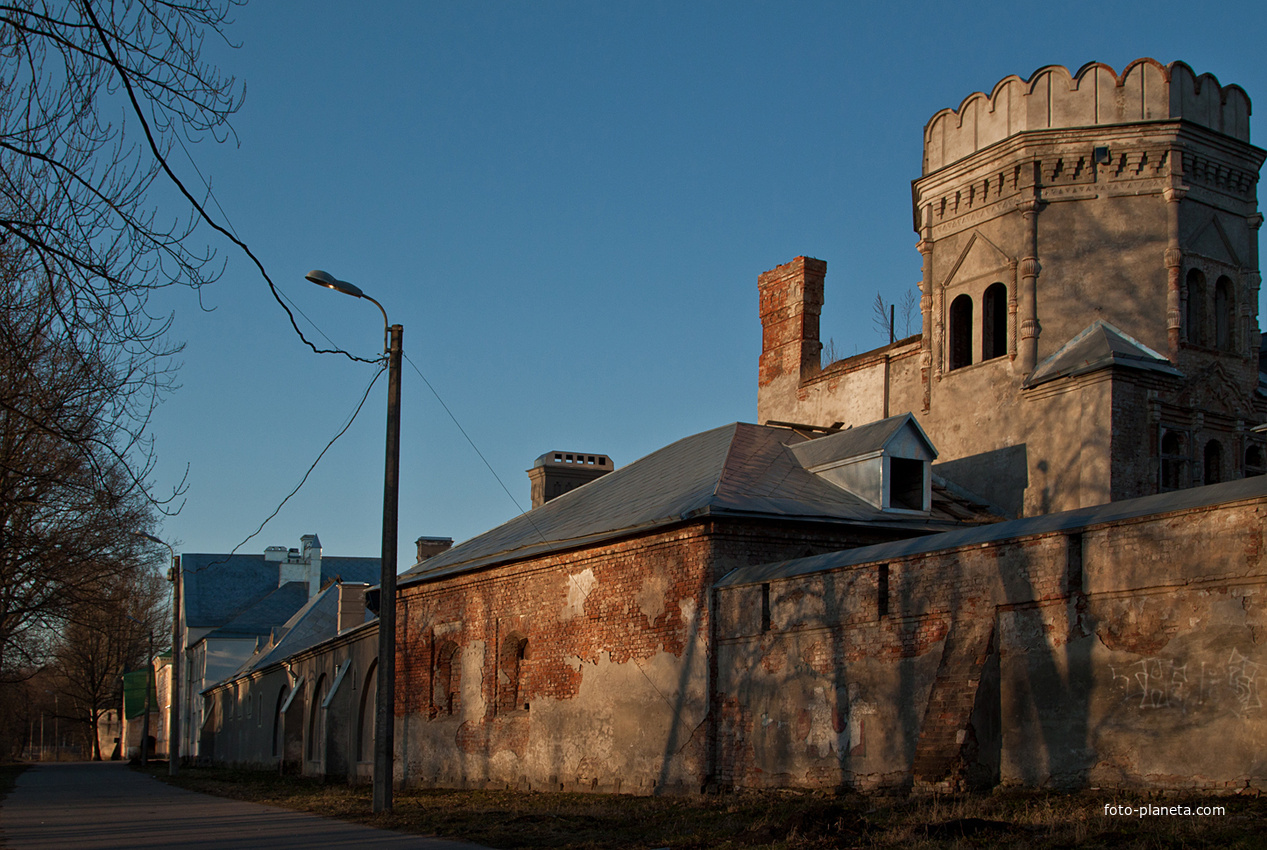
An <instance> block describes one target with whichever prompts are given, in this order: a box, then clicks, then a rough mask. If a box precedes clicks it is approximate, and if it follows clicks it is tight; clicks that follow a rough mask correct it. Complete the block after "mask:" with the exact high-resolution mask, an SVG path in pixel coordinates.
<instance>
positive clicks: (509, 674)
mask: <svg viewBox="0 0 1267 850" xmlns="http://www.w3.org/2000/svg"><path fill="white" fill-rule="evenodd" d="M527 660H528V639H527V638H526V637H524V636H523V635H521V634H518V633H517V632H512V633H511V634H510V635H508V636H507V637H506V640H505V641H504V642H503V643H502V652H501V672H502V674H503V676H504V678H502V679H501V687H500V694H499V699H498V707H499V708H500V709H501V710H502V711H517V710H520V709H526V708H528V700H527V696H528V688H527V669H526V668H527V664H526V663H525V662H526V661H527Z"/></svg>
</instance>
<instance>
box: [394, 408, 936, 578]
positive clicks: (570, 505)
mask: <svg viewBox="0 0 1267 850" xmlns="http://www.w3.org/2000/svg"><path fill="white" fill-rule="evenodd" d="M893 418H894V419H895V420H898V421H897V422H895V423H890V424H889V425H887V426H885V427H886V428H898V427H900V426H901V424H902V421H901V420H902V418H903V417H893ZM887 421H888V420H886V422H887ZM855 430H858V431H863V430H864V429H862V428H859V429H855ZM882 430H883V429H882ZM878 433H879V432H877V434H878ZM806 439H807V438H806V437H805V436H803V435H800V434H798V433H796V432H794V431H791V430H788V429H786V428H778V427H772V426H763V425H751V424H747V423H743V422H736V423H732V424H730V425H724V426H722V427H720V428H714V429H712V430H710V431H704V432H703V433H700V434H695V435H693V436H690V437H686V438H684V439H682V440H678V441H677V442H675V443H672V444H670V445H668V446H666V447H664V448H662V449H660V450H658V451H655V452H652V453H651V454H649V455H647V456H646V457H643V458H641V459H639V460H636V461H634V462H633V463H630V464H628V465H626V466H624V467H622V468H620V469H617V470H615V471H614V472H611V473H609V474H607V475H604V476H602V477H601V478H598V479H596V480H594V481H591V482H589V483H587V484H585V485H584V486H582V487H578V488H577V489H575V490H572V491H571V492H569V493H565V494H563V495H561V496H559V497H557V498H555V499H552V500H551V501H549V502H546V503H545V504H543V505H541V506H539V507H537V508H534V509H533V510H532V511H530V512H528V513H526V514H521V515H520V516H517V517H515V518H514V519H511V520H510V521H508V522H506V523H503V524H502V525H500V526H498V527H497V528H494V529H492V530H491V531H488V532H485V533H484V534H481V535H479V536H477V537H473V538H471V539H470V540H467V541H466V542H464V543H461V544H459V545H457V546H454V547H453V548H452V549H450V550H448V551H447V552H443V553H441V554H439V555H436V556H435V557H433V558H429V559H427V560H426V561H423V562H422V563H420V564H418V565H417V566H415V567H414V568H412V569H410V570H408V571H406V572H404V573H402V574H401V576H400V579H399V581H398V585H401V586H404V585H408V584H412V583H416V582H420V581H430V580H433V579H437V578H441V577H444V576H448V575H453V574H456V573H461V572H466V571H468V570H473V569H477V568H480V567H483V566H488V565H491V564H494V563H498V562H502V561H507V560H512V559H519V558H527V557H533V556H536V555H541V554H545V553H548V552H552V551H557V550H561V549H566V548H572V547H576V546H582V545H591V544H593V543H596V542H599V541H601V540H607V539H611V538H614V537H617V536H620V535H624V534H628V533H631V532H635V531H640V530H647V529H652V528H656V527H659V526H664V525H668V524H672V523H676V522H681V521H684V520H690V519H696V518H701V517H705V516H711V517H718V516H733V517H773V518H779V519H789V520H812V521H833V522H842V523H857V524H867V525H872V526H874V525H883V526H886V527H890V528H904V529H909V530H910V531H911V533H915V534H918V533H922V532H926V531H928V530H932V529H941V528H945V527H946V523H944V522H937V521H936V520H928V519H924V518H920V517H913V518H912V517H910V516H904V517H903V516H894V515H892V514H887V513H885V512H883V511H881V510H879V509H877V508H874V507H872V506H871V505H869V504H868V503H867V502H865V501H863V500H862V499H861V498H859V497H857V496H855V495H853V494H852V493H849V492H847V491H845V490H843V489H841V488H839V487H836V486H835V485H833V484H831V483H829V482H827V481H825V480H823V479H822V478H820V477H818V476H817V475H814V474H813V473H811V472H809V471H808V470H807V469H806V468H805V467H804V466H803V465H802V464H801V462H800V461H799V460H798V459H797V457H796V456H795V455H794V454H793V453H792V451H791V450H790V449H789V448H788V447H789V446H792V445H797V444H800V443H803V442H805V441H806ZM820 439H823V438H820Z"/></svg>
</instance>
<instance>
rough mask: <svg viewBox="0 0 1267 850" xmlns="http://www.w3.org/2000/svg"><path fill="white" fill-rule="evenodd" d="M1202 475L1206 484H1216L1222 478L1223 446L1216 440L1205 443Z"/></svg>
mask: <svg viewBox="0 0 1267 850" xmlns="http://www.w3.org/2000/svg"><path fill="white" fill-rule="evenodd" d="M1204 461H1205V464H1204V469H1203V472H1204V475H1205V483H1206V484H1218V483H1219V482H1220V481H1222V480H1223V446H1222V445H1220V444H1219V441H1218V440H1211V441H1210V442H1208V443H1206V444H1205V457H1204Z"/></svg>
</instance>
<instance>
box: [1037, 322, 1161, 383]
mask: <svg viewBox="0 0 1267 850" xmlns="http://www.w3.org/2000/svg"><path fill="white" fill-rule="evenodd" d="M1110 366H1124V367H1128V368H1131V369H1140V370H1144V371H1150V372H1161V373H1163V374H1166V375H1171V376H1182V374H1183V373H1182V372H1180V371H1179V370H1178V369H1176V368H1175V367H1174V365H1173V364H1172V363H1171V362H1170V360H1169V359H1168V358H1167V357H1165V356H1164V355H1161V354H1159V353H1157V352H1156V351H1153V350H1152V349H1151V348H1149V347H1148V346H1147V345H1144V343H1142V342H1140V341H1139V340H1137V339H1136V338H1135V337H1133V336H1131V335H1130V334H1128V333H1127V332H1126V331H1124V330H1122V329H1121V328H1118V327H1116V326H1115V325H1113V324H1112V323H1111V322H1106V321H1104V320H1103V319H1096V320H1095V321H1094V322H1092V323H1091V325H1090V326H1089V327H1088V328H1086V329H1085V330H1083V331H1082V332H1081V333H1079V334H1078V335H1077V336H1075V337H1074V338H1073V339H1071V340H1069V341H1068V342H1066V343H1065V344H1064V345H1063V346H1061V347H1060V349H1059V350H1058V351H1057V352H1056V353H1055V354H1053V355H1051V356H1050V357H1048V358H1047V359H1046V360H1044V361H1043V362H1042V363H1039V364H1038V367H1037V368H1035V369H1034V371H1033V372H1031V373H1030V376H1029V377H1028V378H1026V379H1025V383H1024V386H1026V387H1034V386H1038V385H1039V384H1043V383H1046V382H1047V381H1054V380H1055V379H1056V378H1063V377H1067V376H1068V377H1072V376H1075V375H1085V374H1086V373H1088V372H1095V371H1098V370H1100V369H1105V368H1108V367H1110Z"/></svg>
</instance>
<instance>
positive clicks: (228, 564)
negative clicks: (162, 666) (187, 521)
mask: <svg viewBox="0 0 1267 850" xmlns="http://www.w3.org/2000/svg"><path fill="white" fill-rule="evenodd" d="M280 566H281V565H280V564H279V563H278V562H277V561H266V560H265V559H264V555H263V554H259V555H216V554H205V553H197V552H193V553H182V554H181V556H180V568H181V576H182V577H183V583H182V587H181V594H182V595H181V605H182V606H183V607H184V610H185V625H186V626H187V627H188V628H191V629H217V628H220V627H222V626H224V625H226V624H228V623H229V622H230V621H232V620H233V619H234V618H236V617H238V616H240V615H242V614H244V613H245V612H246V611H247V610H248V609H250V608H251V607H252V606H254V605H256V604H258V603H260V602H261V601H262V600H264V599H265V598H266V597H268V596H269V595H270V594H272V593H273V592H274V591H276V590H278V585H277V581H278V576H279V575H280V574H279V572H278V571H279V569H280ZM380 572H381V571H380V569H379V559H378V558H348V557H340V556H330V557H323V558H322V559H321V583H322V584H325V583H326V582H328V581H330V580H332V579H334V578H342V579H343V580H344V581H349V582H372V583H377V582H378V580H379V578H380ZM305 598H306V597H305ZM303 602H304V600H300V601H299V602H298V603H296V605H295V606H294V607H293V608H291V609H290V611H289V612H288V613H286V614H285V616H283V617H281V618H280V619H278V620H276V621H275V623H274V625H275V624H276V623H280V622H283V621H284V620H285V619H286V618H287V617H289V616H290V615H291V614H293V613H294V612H295V610H297V609H298V607H299V606H300V605H302V604H303Z"/></svg>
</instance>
